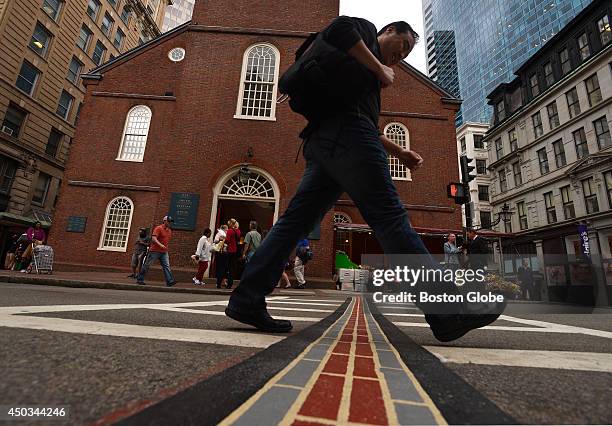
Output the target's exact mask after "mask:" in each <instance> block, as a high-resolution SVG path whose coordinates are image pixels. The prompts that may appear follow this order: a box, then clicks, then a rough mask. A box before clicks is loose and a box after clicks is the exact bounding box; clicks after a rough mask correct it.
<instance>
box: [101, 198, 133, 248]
mask: <svg viewBox="0 0 612 426" xmlns="http://www.w3.org/2000/svg"><path fill="white" fill-rule="evenodd" d="M133 206H134V203H133V202H132V200H130V199H129V198H127V197H116V198H113V199H112V200H111V201H110V203H108V206H107V207H106V215H105V216H104V226H103V227H102V234H101V235H100V245H99V246H98V250H107V251H122V252H125V251H126V250H127V245H128V236H129V234H130V225H131V224H132V213H134V208H133Z"/></svg>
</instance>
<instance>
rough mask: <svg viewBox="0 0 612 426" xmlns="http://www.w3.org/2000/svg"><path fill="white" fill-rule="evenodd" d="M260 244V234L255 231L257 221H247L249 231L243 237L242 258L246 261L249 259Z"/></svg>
mask: <svg viewBox="0 0 612 426" xmlns="http://www.w3.org/2000/svg"><path fill="white" fill-rule="evenodd" d="M260 245H261V234H260V233H259V232H257V222H255V221H254V220H252V221H251V222H250V223H249V232H247V234H246V236H245V237H244V249H243V250H242V258H243V259H244V260H245V261H246V262H248V261H249V260H251V258H252V257H253V255H254V254H255V252H256V251H257V249H258V248H259V246H260Z"/></svg>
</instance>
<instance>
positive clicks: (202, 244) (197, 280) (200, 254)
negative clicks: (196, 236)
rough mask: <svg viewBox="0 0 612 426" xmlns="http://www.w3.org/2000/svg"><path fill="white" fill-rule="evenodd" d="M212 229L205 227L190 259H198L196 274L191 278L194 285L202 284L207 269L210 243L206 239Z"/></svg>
mask: <svg viewBox="0 0 612 426" xmlns="http://www.w3.org/2000/svg"><path fill="white" fill-rule="evenodd" d="M211 233H212V231H211V230H210V228H206V229H205V230H204V232H203V233H202V236H201V237H200V240H199V241H198V246H197V247H196V251H195V254H193V255H192V256H191V258H192V259H194V260H197V261H198V272H197V273H196V276H195V277H193V278H192V280H193V283H194V284H195V285H204V281H203V279H204V273H205V272H206V270H207V269H208V262H210V251H211V249H212V244H211V243H210V241H208V239H209V238H210V235H211Z"/></svg>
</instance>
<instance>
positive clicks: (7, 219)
mask: <svg viewBox="0 0 612 426" xmlns="http://www.w3.org/2000/svg"><path fill="white" fill-rule="evenodd" d="M36 222H40V225H41V226H42V227H43V228H50V227H51V222H47V221H45V220H38V219H36V218H34V217H29V216H22V215H19V214H13V213H7V212H1V213H0V224H2V225H28V226H30V225H34V224H35V223H36Z"/></svg>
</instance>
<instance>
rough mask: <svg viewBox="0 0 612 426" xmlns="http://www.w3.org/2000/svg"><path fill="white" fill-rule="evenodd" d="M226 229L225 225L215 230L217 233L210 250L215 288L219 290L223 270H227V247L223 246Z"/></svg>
mask: <svg viewBox="0 0 612 426" xmlns="http://www.w3.org/2000/svg"><path fill="white" fill-rule="evenodd" d="M227 229H228V227H227V225H221V227H220V228H219V229H217V233H216V234H215V238H214V240H213V248H212V250H213V253H214V256H215V276H216V277H217V288H221V284H222V283H223V276H224V273H225V269H226V268H227V261H228V260H227V245H226V244H225V237H226V236H227Z"/></svg>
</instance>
